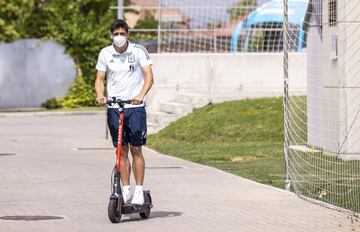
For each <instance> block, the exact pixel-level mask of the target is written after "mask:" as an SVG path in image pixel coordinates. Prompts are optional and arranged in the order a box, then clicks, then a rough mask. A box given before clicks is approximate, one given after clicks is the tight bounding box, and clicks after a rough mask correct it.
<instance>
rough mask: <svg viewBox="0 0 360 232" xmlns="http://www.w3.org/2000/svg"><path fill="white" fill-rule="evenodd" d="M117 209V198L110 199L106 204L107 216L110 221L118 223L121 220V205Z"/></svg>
mask: <svg viewBox="0 0 360 232" xmlns="http://www.w3.org/2000/svg"><path fill="white" fill-rule="evenodd" d="M119 209H120V210H118V200H117V199H110V201H109V205H108V216H109V220H110V221H111V222H112V223H119V222H120V220H121V205H120V207H119Z"/></svg>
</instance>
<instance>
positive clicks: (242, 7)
mask: <svg viewBox="0 0 360 232" xmlns="http://www.w3.org/2000/svg"><path fill="white" fill-rule="evenodd" d="M256 6H257V0H241V2H238V3H236V4H234V5H233V7H231V8H230V9H228V13H229V14H230V21H234V20H239V19H243V18H244V17H246V16H247V15H248V14H249V13H250V12H252V11H253V10H254V9H255V8H256Z"/></svg>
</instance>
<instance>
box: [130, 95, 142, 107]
mask: <svg viewBox="0 0 360 232" xmlns="http://www.w3.org/2000/svg"><path fill="white" fill-rule="evenodd" d="M143 100H144V97H143V96H141V95H138V96H136V97H134V98H133V99H132V104H133V105H140V104H141V103H142V102H143Z"/></svg>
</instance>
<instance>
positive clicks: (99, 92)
mask: <svg viewBox="0 0 360 232" xmlns="http://www.w3.org/2000/svg"><path fill="white" fill-rule="evenodd" d="M105 77H106V72H103V71H99V70H98V71H97V73H96V80H95V90H96V102H97V103H98V104H106V97H105V96H104V80H105Z"/></svg>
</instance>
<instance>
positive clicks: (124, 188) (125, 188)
mask: <svg viewBox="0 0 360 232" xmlns="http://www.w3.org/2000/svg"><path fill="white" fill-rule="evenodd" d="M130 190H131V189H130V185H125V186H123V191H124V192H125V191H128V192H130Z"/></svg>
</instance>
